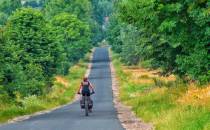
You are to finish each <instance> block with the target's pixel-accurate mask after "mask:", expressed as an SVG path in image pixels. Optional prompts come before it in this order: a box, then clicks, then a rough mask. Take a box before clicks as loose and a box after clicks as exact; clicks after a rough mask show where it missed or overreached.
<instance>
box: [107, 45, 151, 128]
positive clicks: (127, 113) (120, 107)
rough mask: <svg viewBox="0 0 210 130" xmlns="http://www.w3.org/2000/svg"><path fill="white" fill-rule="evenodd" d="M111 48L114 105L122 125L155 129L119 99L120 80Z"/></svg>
mask: <svg viewBox="0 0 210 130" xmlns="http://www.w3.org/2000/svg"><path fill="white" fill-rule="evenodd" d="M110 52H111V51H110V48H109V59H110V69H111V78H112V91H113V102H114V107H115V109H116V110H117V116H118V119H119V120H120V122H121V124H122V126H123V127H124V128H125V129H126V130H154V127H153V125H152V124H151V123H144V122H143V121H142V120H140V119H139V118H137V117H136V116H135V114H134V113H133V112H132V110H131V107H129V106H126V105H124V104H123V103H121V102H120V99H119V82H118V81H117V77H116V71H115V68H114V65H113V64H112V55H111V53H110Z"/></svg>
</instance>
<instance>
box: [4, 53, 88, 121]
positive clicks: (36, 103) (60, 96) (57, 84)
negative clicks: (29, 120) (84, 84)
mask: <svg viewBox="0 0 210 130" xmlns="http://www.w3.org/2000/svg"><path fill="white" fill-rule="evenodd" d="M89 56H90V54H87V55H86V56H85V58H83V59H82V60H80V61H79V62H78V63H77V64H76V65H74V66H73V67H71V68H70V69H69V74H68V75H66V76H59V75H58V76H55V80H54V85H53V86H52V88H51V90H49V91H50V92H49V93H47V94H46V95H42V96H35V95H33V96H30V97H26V98H24V99H21V98H20V95H19V94H18V93H17V94H16V100H14V99H13V100H10V99H7V98H8V97H4V99H5V100H4V99H3V98H2V97H1V98H0V122H1V123H3V122H6V121H8V120H9V119H12V118H14V117H17V116H22V115H27V114H32V113H35V112H38V111H42V110H48V109H51V108H54V107H57V106H60V105H64V104H67V103H69V102H71V101H73V99H74V97H75V94H76V91H77V89H78V87H79V85H80V82H81V78H82V77H83V76H84V74H85V72H86V70H87V63H88V61H89ZM6 100H7V101H6Z"/></svg>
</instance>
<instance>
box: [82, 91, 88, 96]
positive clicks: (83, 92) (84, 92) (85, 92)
mask: <svg viewBox="0 0 210 130" xmlns="http://www.w3.org/2000/svg"><path fill="white" fill-rule="evenodd" d="M85 95H87V96H90V91H82V96H85Z"/></svg>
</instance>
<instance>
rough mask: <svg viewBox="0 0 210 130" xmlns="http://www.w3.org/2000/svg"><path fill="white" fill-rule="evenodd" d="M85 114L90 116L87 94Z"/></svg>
mask: <svg viewBox="0 0 210 130" xmlns="http://www.w3.org/2000/svg"><path fill="white" fill-rule="evenodd" d="M85 116H88V97H87V95H85Z"/></svg>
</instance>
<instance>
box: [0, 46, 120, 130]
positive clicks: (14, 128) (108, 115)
mask: <svg viewBox="0 0 210 130" xmlns="http://www.w3.org/2000/svg"><path fill="white" fill-rule="evenodd" d="M109 62H110V61H109V54H108V49H107V48H96V50H95V52H94V54H93V60H92V63H93V64H92V68H91V72H90V75H89V79H90V81H91V83H92V84H93V85H94V86H95V92H96V93H95V94H94V95H93V96H92V99H93V102H94V108H93V113H90V115H89V116H88V117H86V116H85V113H84V110H81V109H80V105H79V102H78V101H76V102H74V103H73V104H71V105H68V106H65V107H62V108H60V109H57V110H54V111H52V112H50V113H46V114H43V115H38V116H34V117H31V118H30V119H27V120H24V121H21V122H16V123H12V124H7V125H3V126H0V130H124V129H123V128H122V126H121V124H120V122H119V120H118V118H117V114H116V110H115V108H114V104H113V95H112V80H111V71H110V66H109Z"/></svg>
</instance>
